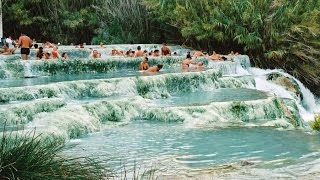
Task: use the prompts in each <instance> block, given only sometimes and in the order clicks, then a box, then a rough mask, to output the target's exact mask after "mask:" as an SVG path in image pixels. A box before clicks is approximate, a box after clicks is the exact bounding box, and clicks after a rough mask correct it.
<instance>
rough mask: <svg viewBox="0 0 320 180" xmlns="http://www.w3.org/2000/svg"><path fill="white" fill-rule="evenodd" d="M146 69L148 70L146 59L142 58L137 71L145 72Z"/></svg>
mask: <svg viewBox="0 0 320 180" xmlns="http://www.w3.org/2000/svg"><path fill="white" fill-rule="evenodd" d="M148 69H149V64H148V58H147V57H144V59H143V61H142V62H141V63H140V66H139V70H140V71H141V70H143V71H145V70H148Z"/></svg>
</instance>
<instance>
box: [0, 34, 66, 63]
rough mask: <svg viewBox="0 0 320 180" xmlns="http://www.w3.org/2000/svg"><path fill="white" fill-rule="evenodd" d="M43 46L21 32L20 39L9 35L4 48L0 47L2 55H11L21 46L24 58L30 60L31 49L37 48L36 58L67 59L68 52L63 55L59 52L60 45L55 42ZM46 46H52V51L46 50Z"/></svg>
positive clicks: (22, 57)
mask: <svg viewBox="0 0 320 180" xmlns="http://www.w3.org/2000/svg"><path fill="white" fill-rule="evenodd" d="M42 46H43V47H39V46H38V44H37V43H36V41H35V40H34V39H33V40H31V38H30V37H29V36H27V35H25V34H24V33H21V35H20V37H19V39H17V40H16V41H13V40H12V38H11V37H10V36H9V37H8V38H6V39H5V42H4V45H3V47H2V49H0V54H2V55H11V54H14V52H15V50H16V49H17V48H20V54H21V59H22V60H28V59H29V55H30V49H31V48H34V49H36V53H35V59H57V58H63V59H67V58H68V54H67V53H65V52H64V53H63V54H62V55H61V56H60V54H59V52H58V46H56V45H55V44H53V43H50V42H49V41H47V42H46V43H43V44H42ZM44 48H52V51H51V53H50V52H48V51H44Z"/></svg>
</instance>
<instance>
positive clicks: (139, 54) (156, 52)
mask: <svg viewBox="0 0 320 180" xmlns="http://www.w3.org/2000/svg"><path fill="white" fill-rule="evenodd" d="M175 54H176V53H174V55H175ZM111 56H124V57H144V56H153V57H159V56H171V50H170V48H169V47H168V46H167V44H166V43H163V44H162V47H161V51H160V50H159V49H155V50H152V51H150V52H148V51H147V50H142V49H141V46H138V47H137V50H136V51H134V50H132V49H129V50H128V51H126V52H125V53H124V51H123V50H119V49H116V48H113V49H112V51H111Z"/></svg>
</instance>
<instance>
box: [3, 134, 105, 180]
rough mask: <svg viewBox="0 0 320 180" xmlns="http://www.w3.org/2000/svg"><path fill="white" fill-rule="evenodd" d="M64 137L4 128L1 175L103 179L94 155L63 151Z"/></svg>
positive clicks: (4, 176) (8, 176)
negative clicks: (75, 156)
mask: <svg viewBox="0 0 320 180" xmlns="http://www.w3.org/2000/svg"><path fill="white" fill-rule="evenodd" d="M63 148H64V141H63V140H61V139H56V138H52V137H51V138H48V137H44V136H42V135H36V133H35V131H31V132H27V133H25V132H24V133H21V132H17V131H10V132H8V131H7V130H5V129H4V131H3V133H2V135H0V179H13V180H15V179H44V180H51V179H77V180H78V179H104V178H106V177H105V176H106V174H107V170H106V169H105V168H104V167H103V166H102V165H100V164H99V163H98V161H96V160H95V159H91V158H87V157H78V158H73V157H66V156H63V155H61V150H62V149H63Z"/></svg>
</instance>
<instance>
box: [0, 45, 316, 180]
mask: <svg viewBox="0 0 320 180" xmlns="http://www.w3.org/2000/svg"><path fill="white" fill-rule="evenodd" d="M136 46H137V45H110V46H105V47H104V48H101V47H98V46H88V47H86V48H84V49H79V48H75V47H69V46H61V47H59V51H60V53H62V52H68V54H69V56H70V57H71V59H69V60H49V61H39V60H30V61H20V60H19V57H18V55H12V56H0V78H1V79H0V82H1V83H0V124H4V123H6V124H7V126H9V127H14V126H18V127H19V128H20V127H21V128H22V127H23V128H26V129H28V128H34V127H36V129H37V131H38V132H41V133H44V134H46V135H49V136H52V137H56V138H63V139H66V140H67V143H66V144H67V148H66V149H65V150H64V152H63V153H65V154H70V155H84V156H91V157H92V156H97V157H99V159H101V160H102V161H103V162H104V163H105V165H106V166H108V167H111V168H112V169H114V170H115V172H116V173H117V174H118V176H117V178H121V172H122V173H123V171H124V169H126V171H128V175H129V176H130V175H132V172H133V171H134V169H136V168H138V167H140V168H141V169H140V170H141V171H142V172H143V171H148V170H156V173H155V175H156V176H159V177H160V179H212V178H218V179H248V178H257V177H259V178H260V179H270V178H280V179H281V178H289V179H290V178H307V179H317V177H319V176H320V170H319V169H320V168H319V162H318V161H317V159H319V156H320V143H319V142H320V141H319V138H320V136H319V134H317V133H315V132H313V131H311V130H310V128H309V122H310V120H312V119H313V116H314V113H319V112H320V108H319V100H317V99H316V98H315V97H314V95H313V94H312V93H311V92H310V91H309V90H308V89H307V88H305V87H304V86H303V84H302V83H301V82H299V81H298V80H297V79H295V78H294V77H292V76H290V75H289V74H287V73H285V72H283V71H282V70H262V69H257V68H251V67H250V60H249V57H248V56H245V55H241V56H234V57H229V59H233V61H224V62H212V61H209V60H207V59H206V58H205V57H203V58H197V59H196V61H199V62H200V61H202V62H204V63H205V65H206V66H207V67H206V69H205V70H203V71H198V70H196V69H190V70H189V71H187V72H185V71H182V70H181V60H182V59H183V58H184V57H183V56H184V55H185V54H186V53H187V52H188V51H190V49H187V48H184V47H181V46H172V47H171V48H172V51H174V52H177V56H172V57H157V58H149V63H150V64H151V65H156V64H159V63H161V64H164V68H163V70H162V71H161V72H160V73H156V74H154V73H143V72H139V71H138V70H137V67H138V65H139V63H140V61H141V58H123V57H111V56H110V52H111V50H112V48H118V49H122V50H129V49H135V48H136ZM141 46H142V49H148V50H154V49H159V48H160V45H157V44H151V45H141ZM89 48H93V49H98V50H99V51H100V52H101V54H102V59H98V60H89V59H88V58H87V57H88V56H89V54H90V49H89ZM136 170H137V169H136Z"/></svg>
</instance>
